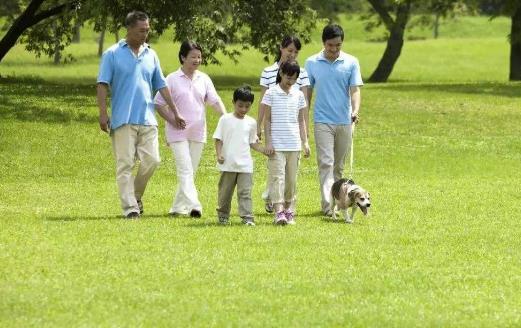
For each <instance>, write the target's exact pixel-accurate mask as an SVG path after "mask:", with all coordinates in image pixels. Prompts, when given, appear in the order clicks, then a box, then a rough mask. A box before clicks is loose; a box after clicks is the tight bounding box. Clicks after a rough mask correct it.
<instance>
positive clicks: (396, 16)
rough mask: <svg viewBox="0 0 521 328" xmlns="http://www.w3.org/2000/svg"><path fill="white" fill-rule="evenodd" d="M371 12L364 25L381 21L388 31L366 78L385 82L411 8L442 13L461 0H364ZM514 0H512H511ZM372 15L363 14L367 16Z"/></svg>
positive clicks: (371, 25) (399, 49)
mask: <svg viewBox="0 0 521 328" xmlns="http://www.w3.org/2000/svg"><path fill="white" fill-rule="evenodd" d="M367 1H368V2H369V3H370V4H371V7H372V10H373V13H372V14H376V15H377V16H378V19H377V21H376V22H374V21H369V22H368V23H367V25H366V28H367V29H371V28H372V27H374V26H379V25H381V24H383V25H384V26H385V28H386V30H387V32H388V33H389V35H388V38H387V44H386V47H385V51H384V53H383V55H382V58H381V59H380V61H379V63H378V66H377V67H376V69H375V70H374V72H373V73H372V74H371V76H370V77H369V82H386V81H387V80H388V79H389V76H390V75H391V73H392V71H393V68H394V65H395V64H396V62H397V61H398V58H399V57H400V54H401V52H402V48H403V43H404V34H405V29H406V28H407V24H408V23H409V21H410V16H411V14H412V12H413V11H415V10H416V11H418V10H419V11H421V10H425V8H427V10H429V11H431V12H436V13H437V14H438V15H442V16H443V15H445V14H446V12H447V11H450V10H452V8H454V6H453V4H455V3H459V2H462V1H464V0H428V1H422V0H367ZM513 1H515V0H513ZM372 16H374V15H371V14H370V15H368V16H367V15H366V16H364V18H365V19H370V18H371V17H372Z"/></svg>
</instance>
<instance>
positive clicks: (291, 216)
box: [284, 210, 297, 224]
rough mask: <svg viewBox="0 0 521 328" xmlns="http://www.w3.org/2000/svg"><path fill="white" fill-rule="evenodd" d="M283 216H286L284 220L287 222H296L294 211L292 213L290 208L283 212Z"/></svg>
mask: <svg viewBox="0 0 521 328" xmlns="http://www.w3.org/2000/svg"><path fill="white" fill-rule="evenodd" d="M284 214H285V216H286V221H287V223H288V224H296V223H297V222H296V221H295V213H293V211H292V210H287V211H285V212H284Z"/></svg>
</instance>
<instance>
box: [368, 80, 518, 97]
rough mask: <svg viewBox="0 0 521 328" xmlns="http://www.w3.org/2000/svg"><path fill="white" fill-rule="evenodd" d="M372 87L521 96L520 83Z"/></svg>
mask: <svg viewBox="0 0 521 328" xmlns="http://www.w3.org/2000/svg"><path fill="white" fill-rule="evenodd" d="M370 85H371V86H372V87H374V88H377V89H380V88H381V89H383V90H391V91H397V92H433V93H436V94H442V93H455V94H468V95H488V96H494V97H509V98H518V97H519V96H520V95H521V83H520V82H504V83H499V82H476V83H472V82H469V83H388V84H370Z"/></svg>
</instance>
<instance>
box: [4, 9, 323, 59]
mask: <svg viewBox="0 0 521 328" xmlns="http://www.w3.org/2000/svg"><path fill="white" fill-rule="evenodd" d="M2 1H12V0H2ZM15 2H19V1H15ZM21 2H22V4H24V6H20V7H21V8H20V14H19V15H18V16H17V17H16V18H15V19H14V20H13V22H12V25H11V27H10V28H9V30H8V32H7V33H6V35H5V36H4V38H3V39H2V40H1V41H0V62H1V60H2V59H3V58H4V57H5V55H6V54H7V52H8V51H9V50H10V49H11V48H12V47H13V46H14V45H15V43H16V42H17V40H20V42H22V43H25V44H27V45H30V46H29V49H30V50H32V51H35V52H36V53H37V54H38V51H40V53H42V52H44V53H47V54H50V53H52V51H48V50H49V49H50V48H49V47H46V45H50V44H52V45H53V47H56V44H57V42H59V44H60V47H64V46H66V45H67V44H68V43H70V40H71V38H72V31H73V28H72V27H73V26H74V25H76V24H79V23H82V22H85V21H92V22H94V26H95V29H96V31H98V32H101V31H102V30H103V29H104V28H106V27H107V26H105V25H106V22H107V21H111V22H113V24H109V26H108V28H109V29H110V30H111V32H115V31H117V30H118V29H119V28H121V27H122V25H123V21H124V18H125V16H126V14H127V13H128V12H129V11H132V10H142V11H144V12H146V13H148V14H149V16H150V20H151V25H152V28H153V29H154V32H155V33H157V34H162V33H163V32H164V31H165V30H166V29H167V28H168V27H169V26H171V25H173V26H174V31H175V32H174V36H173V40H174V41H182V40H185V39H186V38H190V39H192V40H195V41H197V42H198V43H200V44H201V46H202V47H203V49H204V55H205V59H206V60H207V62H211V63H218V62H219V60H218V59H217V57H216V56H215V54H216V53H217V52H218V51H220V52H222V53H223V54H225V55H227V56H229V57H231V58H232V59H234V60H237V56H238V55H239V54H240V51H241V48H237V47H230V46H231V45H232V44H241V45H243V47H242V49H246V48H248V47H254V48H256V49H259V50H260V51H262V52H263V53H264V54H265V55H266V57H265V58H266V59H267V58H268V55H269V54H274V53H275V52H276V50H277V45H278V43H279V42H280V40H281V38H282V36H283V35H284V34H286V33H289V34H298V35H299V36H300V37H301V38H302V39H303V40H304V41H305V42H307V41H309V40H310V34H311V30H312V28H313V27H314V26H315V18H316V14H315V11H314V10H312V9H310V8H308V7H307V0H200V1H164V0H127V1H125V0H75V1H72V0H69V1H66V0H47V1H45V0H30V1H29V0H21ZM55 21H58V22H59V24H58V25H52V24H53V22H55ZM104 24H105V25H104ZM52 26H54V27H56V26H61V27H65V28H60V29H56V28H55V31H56V32H55V33H54V34H53V33H51V32H50V27H52ZM43 31H45V33H43ZM45 34H49V35H50V37H49V38H46V37H45ZM53 49H55V48H53Z"/></svg>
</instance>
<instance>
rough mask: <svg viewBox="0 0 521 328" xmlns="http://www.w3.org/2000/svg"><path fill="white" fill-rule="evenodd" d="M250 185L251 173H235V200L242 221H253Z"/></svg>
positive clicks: (251, 182)
mask: <svg viewBox="0 0 521 328" xmlns="http://www.w3.org/2000/svg"><path fill="white" fill-rule="evenodd" d="M252 187H253V174H252V173H237V202H238V203H239V216H240V217H241V218H242V219H243V221H253V208H252V207H253V206H252V201H251V189H252Z"/></svg>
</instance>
